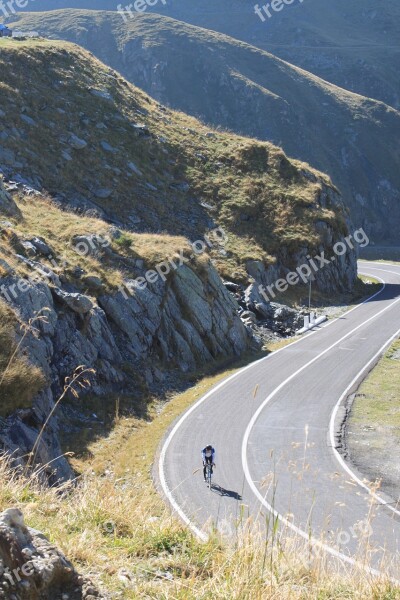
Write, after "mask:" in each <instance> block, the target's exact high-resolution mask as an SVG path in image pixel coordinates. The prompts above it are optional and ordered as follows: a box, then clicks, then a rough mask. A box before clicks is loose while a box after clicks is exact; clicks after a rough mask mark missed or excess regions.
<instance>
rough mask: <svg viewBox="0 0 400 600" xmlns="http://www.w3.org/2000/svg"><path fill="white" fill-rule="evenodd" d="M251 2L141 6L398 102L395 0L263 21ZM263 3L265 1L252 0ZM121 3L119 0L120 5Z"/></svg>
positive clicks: (62, 2) (304, 8) (323, 4)
mask: <svg viewBox="0 0 400 600" xmlns="http://www.w3.org/2000/svg"><path fill="white" fill-rule="evenodd" d="M255 4H256V3H255V2H249V3H246V2H244V1H243V0H219V1H218V2H204V1H202V0H168V2H167V3H165V4H164V3H162V2H158V3H157V4H156V5H155V6H154V7H153V8H150V7H147V9H146V10H147V12H150V11H153V12H156V13H161V14H164V15H167V16H170V17H173V18H175V19H179V20H182V21H185V22H187V23H191V24H193V25H198V26H200V27H206V28H207V29H213V30H215V31H220V32H222V33H226V34H228V35H231V36H232V37H234V38H237V39H240V40H243V41H245V42H248V43H250V44H253V45H254V46H257V47H258V48H262V49H264V50H268V51H270V52H273V53H274V54H275V55H276V56H279V57H281V58H283V59H285V60H288V61H289V62H291V63H293V64H295V65H297V66H299V67H302V68H304V69H306V70H308V71H311V72H312V73H315V74H316V75H318V76H319V77H322V78H323V79H326V80H328V81H330V82H332V83H334V84H336V85H339V86H340V87H343V88H345V89H349V90H351V91H353V92H356V93H359V94H362V95H364V96H367V97H372V98H376V99H377V100H381V101H383V102H386V103H387V104H389V105H391V106H393V107H395V108H399V107H400V81H399V78H398V71H399V68H400V43H399V39H400V30H399V23H400V5H399V3H398V2H397V0H385V2H384V3H379V2H376V0H351V2H349V1H348V0H335V2H332V1H331V0H307V2H303V3H300V2H299V1H297V0H295V1H294V3H293V4H291V5H287V6H284V7H283V9H282V10H281V11H280V12H275V13H274V12H273V11H271V12H272V17H271V18H266V20H265V22H262V21H261V20H260V18H259V17H258V16H257V15H256V14H255V12H254V5H255ZM258 4H259V5H260V6H263V5H264V4H265V3H264V2H259V3H258ZM124 5H125V4H124V3H122V6H124ZM66 7H69V8H88V9H92V10H99V9H103V10H116V3H115V2H113V1H111V0H35V2H34V3H33V2H32V3H30V4H29V10H30V11H41V10H55V9H61V8H66Z"/></svg>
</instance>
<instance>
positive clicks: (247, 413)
mask: <svg viewBox="0 0 400 600" xmlns="http://www.w3.org/2000/svg"><path fill="white" fill-rule="evenodd" d="M359 270H360V272H361V273H364V274H370V275H372V276H375V277H377V278H380V279H381V280H384V282H385V283H386V286H385V287H384V289H383V290H382V291H381V292H379V293H378V294H377V295H376V296H375V297H374V298H372V299H371V300H369V301H368V302H366V303H364V304H362V305H360V306H358V307H357V308H356V309H354V310H352V311H350V312H348V313H346V314H344V315H343V316H341V317H340V318H339V319H337V320H336V321H332V322H329V323H328V324H327V325H325V326H323V327H321V328H320V329H319V330H316V331H313V332H312V333H308V334H307V335H305V336H303V337H302V338H301V339H300V341H299V342H296V343H294V344H292V345H289V346H287V347H286V348H284V349H283V350H281V351H278V352H276V353H273V354H271V355H269V356H268V357H267V358H265V359H262V360H261V361H257V362H255V363H253V364H252V365H250V366H249V367H247V368H246V369H244V370H242V371H240V373H239V374H237V375H236V376H234V377H233V378H230V379H228V380H226V381H225V382H223V383H222V384H220V385H219V386H217V387H216V388H214V389H213V390H212V391H211V392H210V393H209V394H207V396H206V397H205V398H204V399H202V400H201V401H200V402H198V403H197V404H195V405H194V406H193V407H192V408H191V409H190V410H189V411H188V412H187V413H186V414H185V415H184V416H183V417H182V418H181V419H179V420H178V422H177V423H176V425H175V426H174V428H173V429H172V430H171V432H170V433H169V435H168V437H167V438H166V440H165V442H164V445H163V448H162V451H161V455H160V461H159V465H158V467H159V469H158V474H159V479H160V482H161V485H162V487H163V491H164V493H166V494H167V496H168V499H169V502H170V503H171V504H172V506H173V508H174V509H175V510H176V511H177V512H178V513H179V514H180V516H181V518H183V519H185V520H186V522H187V523H188V524H189V525H190V526H191V527H192V529H194V530H195V532H196V533H197V534H198V535H202V536H204V535H205V533H204V532H207V530H209V528H210V526H211V525H213V526H215V527H217V528H219V529H220V530H221V531H222V532H224V533H227V534H229V533H230V532H232V531H234V528H235V526H236V524H237V518H238V517H239V515H240V514H243V513H244V514H245V515H251V516H252V518H254V519H255V520H258V522H259V523H260V524H261V526H263V527H264V526H265V525H263V524H265V522H266V518H267V516H268V515H269V516H270V515H271V510H273V511H274V514H275V515H276V516H278V517H279V519H280V522H281V524H282V526H283V527H289V528H290V529H291V530H293V529H294V530H295V531H296V532H297V533H298V534H300V535H301V536H303V537H307V538H308V535H309V532H310V531H311V533H312V536H313V538H315V539H317V540H321V539H323V540H324V542H323V543H324V547H325V549H328V551H329V552H331V553H333V554H335V553H340V556H341V557H342V558H343V557H349V560H350V561H352V560H353V559H354V557H356V558H357V560H359V557H357V553H358V552H359V546H360V539H361V538H362V535H361V536H360V533H361V530H362V529H363V530H364V531H369V533H370V536H369V542H370V545H371V547H372V549H373V555H372V559H371V563H372V565H373V566H374V567H376V568H377V567H379V565H380V561H381V560H382V559H383V555H384V552H386V554H385V557H384V561H385V565H386V566H387V565H388V564H389V561H390V562H392V563H393V564H392V567H391V568H390V570H391V572H392V573H395V572H396V570H397V559H398V557H399V556H400V555H399V554H398V553H399V549H400V505H399V506H397V503H396V502H395V500H396V499H391V498H387V497H384V496H383V495H382V494H381V493H380V492H379V491H377V492H376V495H371V493H370V492H369V490H368V489H367V488H366V487H364V486H365V483H363V482H362V480H363V476H362V474H359V473H356V472H355V470H354V468H353V467H352V465H351V464H347V463H345V462H344V461H343V459H342V458H341V456H340V454H339V453H338V451H337V450H336V448H335V446H337V440H338V439H339V438H338V437H336V435H335V434H336V433H337V431H338V428H339V425H338V424H340V421H341V420H343V419H341V414H342V409H341V408H340V407H339V405H338V403H339V400H340V399H341V397H343V398H344V399H345V398H347V396H348V395H349V393H350V391H351V390H352V389H355V386H356V383H358V382H359V381H360V380H361V378H362V377H363V376H365V374H366V372H367V370H368V369H369V368H371V366H372V365H373V364H374V363H375V361H376V359H377V357H378V356H379V351H382V350H383V347H384V346H385V344H386V343H387V342H388V341H389V340H390V338H391V337H392V336H394V334H396V332H397V331H398V330H399V327H400V266H394V265H390V264H385V263H364V262H360V263H359ZM366 369H367V370H366ZM255 390H256V393H255V394H254V391H255ZM207 443H212V444H213V445H214V446H215V448H216V451H217V460H216V462H217V468H216V471H215V477H214V482H215V486H214V488H213V489H212V490H211V491H210V490H208V488H207V487H206V485H205V483H204V482H203V478H202V473H201V471H200V470H198V469H199V467H200V466H201V457H200V450H201V448H203V447H204V446H205V445H206V444H207ZM397 508H398V509H399V510H398V511H397ZM367 520H369V521H370V526H371V529H369V527H368V526H367V524H366V522H367ZM352 557H353V558H352ZM394 563H396V564H394Z"/></svg>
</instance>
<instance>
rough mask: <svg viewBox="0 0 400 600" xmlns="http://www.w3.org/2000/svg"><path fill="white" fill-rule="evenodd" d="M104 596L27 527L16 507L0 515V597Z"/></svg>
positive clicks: (17, 599)
mask: <svg viewBox="0 0 400 600" xmlns="http://www.w3.org/2000/svg"><path fill="white" fill-rule="evenodd" d="M57 598H60V599H61V598H68V599H69V600H78V599H87V600H89V599H90V600H91V599H94V598H103V599H104V598H105V596H104V595H102V594H101V593H100V592H99V591H98V590H97V589H96V588H95V587H94V585H93V584H92V582H91V581H89V580H88V579H85V578H84V577H82V576H80V575H79V574H78V573H77V571H76V570H75V569H74V566H73V565H72V563H71V562H70V561H69V560H68V559H67V558H66V557H65V556H64V554H63V553H62V552H61V551H60V550H58V549H57V548H56V546H55V545H54V544H52V543H50V542H49V540H48V539H47V538H46V537H45V536H44V535H43V534H42V533H40V532H39V531H36V530H35V529H31V528H30V527H27V526H26V524H25V521H24V516H23V514H22V512H21V511H20V510H19V509H18V508H9V509H7V510H5V511H4V512H3V513H1V514H0V599H2V600H3V599H4V600H11V599H13V600H56V599H57Z"/></svg>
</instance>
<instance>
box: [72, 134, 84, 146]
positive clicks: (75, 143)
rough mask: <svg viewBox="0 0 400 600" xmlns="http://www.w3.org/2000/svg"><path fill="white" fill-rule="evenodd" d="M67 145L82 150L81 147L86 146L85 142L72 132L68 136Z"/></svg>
mask: <svg viewBox="0 0 400 600" xmlns="http://www.w3.org/2000/svg"><path fill="white" fill-rule="evenodd" d="M69 145H70V146H71V148H74V150H82V149H83V148H86V146H87V142H86V141H85V140H82V139H81V138H79V137H78V136H77V135H75V134H72V135H71V136H70V138H69Z"/></svg>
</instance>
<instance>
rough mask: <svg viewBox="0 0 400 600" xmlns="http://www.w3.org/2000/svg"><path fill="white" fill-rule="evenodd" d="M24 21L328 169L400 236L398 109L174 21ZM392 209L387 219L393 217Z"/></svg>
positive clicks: (370, 216) (218, 121)
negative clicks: (69, 41) (399, 233)
mask: <svg viewBox="0 0 400 600" xmlns="http://www.w3.org/2000/svg"><path fill="white" fill-rule="evenodd" d="M21 23H22V24H24V26H25V27H28V28H36V29H38V30H39V31H42V32H44V33H45V34H46V35H52V36H58V37H63V38H65V39H69V40H74V41H76V42H78V43H80V44H82V45H83V46H85V47H86V48H88V49H90V50H91V51H92V52H94V53H95V54H96V55H97V56H99V57H100V58H101V59H102V60H103V61H105V62H106V63H108V64H109V65H111V66H113V67H114V68H116V69H118V70H119V71H120V72H121V73H123V74H124V75H125V76H126V77H127V78H128V79H129V80H130V81H132V82H134V83H135V84H137V85H139V86H141V87H143V88H144V89H145V90H146V91H148V92H149V93H151V94H152V95H153V96H154V97H156V98H158V99H159V100H160V101H162V102H165V103H169V104H170V105H171V106H172V107H174V108H179V109H181V110H184V111H185V112H188V113H191V114H194V115H196V116H199V117H201V118H202V119H203V120H204V121H206V122H209V123H212V124H213V125H214V126H217V125H219V126H222V127H227V128H229V129H232V130H234V131H237V132H240V133H243V134H246V135H249V136H254V137H258V138H260V139H268V140H269V141H272V142H273V143H275V144H278V145H281V146H282V147H283V149H284V150H285V152H287V153H288V154H289V155H292V156H295V157H296V158H299V159H301V160H305V161H307V162H309V163H310V164H312V165H313V166H315V167H316V168H318V169H320V170H322V171H325V172H327V173H328V174H329V175H330V176H331V177H332V179H333V182H334V183H335V184H336V185H338V186H339V187H340V189H341V191H342V192H343V195H344V199H345V202H346V204H347V205H348V206H349V207H350V209H351V213H352V218H353V221H354V223H355V225H356V226H357V227H359V226H363V227H365V228H366V229H367V230H368V231H369V232H370V233H371V234H372V236H373V237H374V238H375V239H376V240H379V239H385V240H386V241H388V240H389V241H393V242H394V241H396V240H397V236H398V226H399V223H400V201H399V198H400V193H399V190H400V169H399V160H398V156H399V153H400V142H399V136H398V132H399V131H400V115H399V113H398V112H397V111H395V110H394V109H392V108H390V107H388V106H386V105H384V104H382V103H380V102H376V101H373V100H368V99H367V98H363V97H362V96H358V95H355V94H351V93H349V92H346V91H345V90H343V89H341V88H338V87H335V86H333V85H330V84H328V83H327V82H325V81H323V80H321V79H319V78H317V77H315V76H313V75H311V74H310V73H307V72H305V71H302V70H300V69H297V68H295V67H293V66H291V65H289V64H288V63H286V62H283V61H281V60H280V59H277V58H276V57H274V56H272V55H270V54H268V53H266V52H263V51H260V50H258V49H256V48H255V47H252V46H249V45H246V44H244V43H241V42H237V41H236V40H233V39H232V38H229V37H226V36H222V35H220V34H216V33H214V32H210V31H206V30H203V29H199V28H195V27H192V26H189V25H186V24H184V23H179V22H177V21H173V20H171V19H168V18H163V17H159V16H155V15H144V16H140V17H136V18H134V19H131V20H130V21H129V22H128V23H127V24H124V22H123V21H122V19H121V17H120V16H119V15H118V14H117V13H105V12H103V13H102V12H93V11H58V12H54V13H45V14H37V15H30V16H25V17H24V18H23V19H22V20H21ZM388 214H390V215H391V219H390V220H389V221H388V219H387V215H388Z"/></svg>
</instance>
